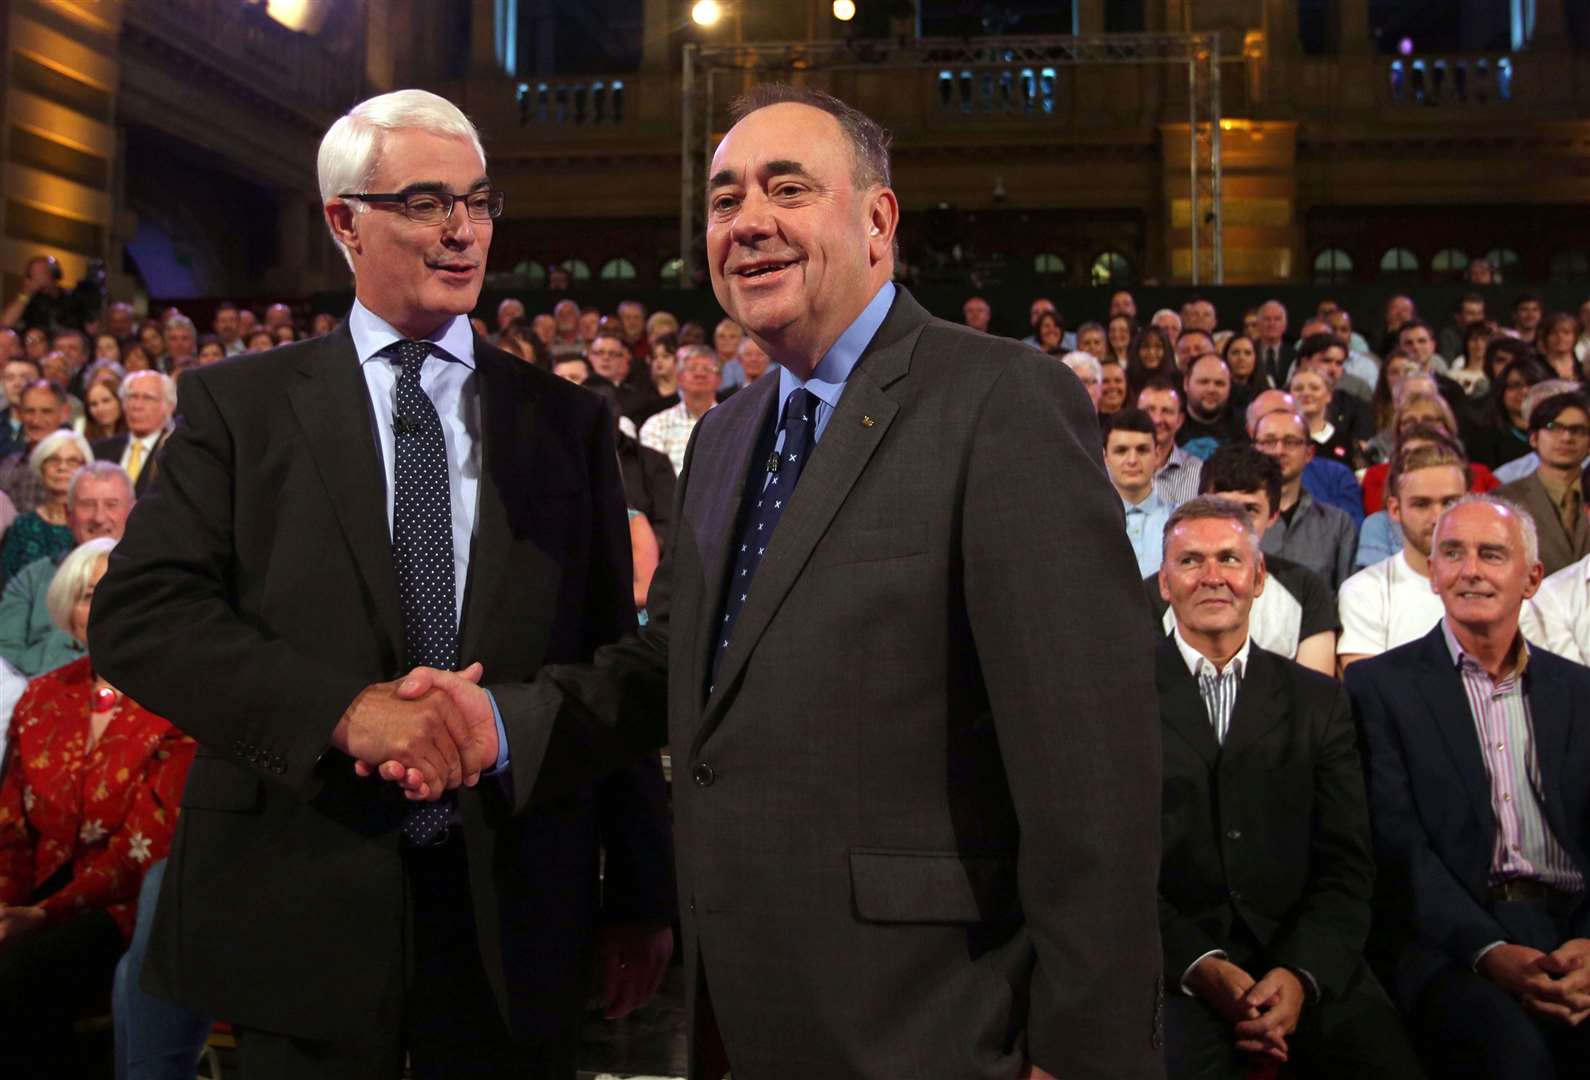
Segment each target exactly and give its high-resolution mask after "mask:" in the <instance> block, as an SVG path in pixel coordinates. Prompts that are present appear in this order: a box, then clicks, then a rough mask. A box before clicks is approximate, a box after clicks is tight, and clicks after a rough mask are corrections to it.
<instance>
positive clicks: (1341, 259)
mask: <svg viewBox="0 0 1590 1080" xmlns="http://www.w3.org/2000/svg"><path fill="white" fill-rule="evenodd" d="M1352 276H1353V257H1352V256H1351V255H1349V254H1347V252H1345V251H1343V250H1342V249H1341V248H1326V249H1325V250H1324V251H1322V252H1320V253H1319V254H1318V255H1316V256H1314V280H1315V281H1317V282H1319V283H1320V284H1322V285H1340V284H1342V283H1343V282H1346V281H1350V280H1352Z"/></svg>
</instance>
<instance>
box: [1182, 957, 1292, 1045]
mask: <svg viewBox="0 0 1590 1080" xmlns="http://www.w3.org/2000/svg"><path fill="white" fill-rule="evenodd" d="M1187 985H1188V988H1189V989H1191V990H1192V991H1193V993H1195V994H1197V995H1198V996H1199V997H1200V998H1202V999H1203V1000H1204V1001H1206V1002H1207V1003H1208V1004H1209V1005H1210V1006H1211V1007H1213V1008H1214V1010H1215V1011H1216V1012H1218V1013H1219V1014H1220V1015H1221V1016H1223V1017H1225V1019H1226V1021H1227V1022H1228V1023H1230V1024H1231V1025H1232V1030H1233V1033H1234V1034H1235V1035H1236V1045H1237V1049H1238V1050H1241V1051H1242V1052H1243V1053H1246V1054H1252V1055H1256V1056H1259V1057H1269V1058H1273V1059H1275V1060H1277V1061H1285V1060H1287V1057H1288V1054H1289V1051H1288V1049H1287V1041H1286V1040H1287V1036H1289V1035H1291V1034H1292V1032H1293V1031H1295V1030H1296V1029H1297V1022H1298V1018H1299V1017H1300V1015H1301V1014H1302V1012H1303V1003H1304V1000H1305V997H1306V995H1305V992H1304V989H1303V982H1302V980H1301V979H1299V978H1298V977H1297V976H1296V975H1294V974H1293V973H1292V972H1291V971H1289V970H1288V969H1286V968H1274V969H1272V970H1271V971H1269V972H1268V973H1266V974H1265V976H1264V977H1263V978H1262V979H1257V980H1255V979H1254V978H1253V976H1252V975H1249V974H1248V973H1247V972H1246V971H1244V970H1243V969H1242V968H1241V967H1239V966H1237V965H1236V964H1233V963H1231V962H1230V961H1229V960H1224V959H1221V958H1220V957H1218V956H1206V957H1204V958H1203V959H1202V960H1200V961H1199V962H1198V966H1197V967H1195V968H1193V970H1192V972H1191V973H1190V974H1189V975H1188V978H1187Z"/></svg>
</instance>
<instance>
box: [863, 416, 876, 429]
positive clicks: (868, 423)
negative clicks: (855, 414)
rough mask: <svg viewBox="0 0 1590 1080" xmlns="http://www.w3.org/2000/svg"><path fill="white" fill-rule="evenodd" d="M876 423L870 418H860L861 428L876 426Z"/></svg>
mask: <svg viewBox="0 0 1590 1080" xmlns="http://www.w3.org/2000/svg"><path fill="white" fill-rule="evenodd" d="M877 422H878V421H876V420H874V419H873V418H872V417H870V416H863V417H862V418H861V426H862V427H871V426H872V425H873V424H876V423H877Z"/></svg>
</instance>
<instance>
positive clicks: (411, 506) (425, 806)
mask: <svg viewBox="0 0 1590 1080" xmlns="http://www.w3.org/2000/svg"><path fill="white" fill-rule="evenodd" d="M432 348H433V346H432V344H431V342H429V341H400V342H398V343H397V344H396V345H395V346H393V347H392V348H391V349H390V350H389V352H391V353H392V354H393V358H394V360H395V361H396V363H397V367H398V380H397V409H396V411H395V413H394V415H393V417H392V430H393V433H394V437H393V445H394V448H395V453H394V464H393V479H392V561H393V564H394V565H395V566H396V568H397V587H398V605H399V607H400V608H401V609H402V612H403V637H404V641H405V642H406V644H407V646H408V658H409V664H410V665H421V664H423V665H425V666H426V667H433V668H440V669H441V670H443V671H452V670H453V669H454V668H455V667H457V666H458V616H457V603H458V601H457V596H456V593H455V591H454V578H453V503H452V496H451V491H450V489H449V487H448V482H447V442H446V440H445V439H443V437H442V420H441V417H439V416H438V415H437V414H436V406H435V405H433V404H431V399H430V395H428V394H427V393H426V392H425V389H424V387H422V386H421V385H420V369H421V368H422V367H424V366H425V358H426V357H427V356H429V355H430V354H431V350H432ZM453 810H454V798H453V795H452V793H451V792H449V793H448V794H446V795H444V796H443V797H442V798H441V799H439V800H437V801H436V802H433V803H416V804H415V805H414V807H413V808H411V809H410V811H409V813H408V816H407V817H406V818H404V821H403V835H404V837H406V838H407V839H408V840H409V841H410V842H412V843H415V844H419V845H421V846H423V845H425V844H428V843H433V842H435V841H436V840H437V839H439V838H440V837H441V836H442V835H443V834H444V833H445V832H446V829H447V826H448V824H449V822H450V821H451V819H452V815H453Z"/></svg>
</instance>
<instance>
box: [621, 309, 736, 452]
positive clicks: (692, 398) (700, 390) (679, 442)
mask: <svg viewBox="0 0 1590 1080" xmlns="http://www.w3.org/2000/svg"><path fill="white" fill-rule="evenodd" d="M736 329H738V327H736ZM736 348H738V345H736ZM678 378H679V404H677V405H674V406H671V407H669V408H666V409H663V410H662V411H661V412H659V413H657V414H656V415H654V416H653V417H651V419H649V420H647V421H646V423H645V424H643V425H641V429H640V443H641V445H642V446H648V447H650V448H651V449H653V450H658V451H661V452H662V453H664V454H666V455H667V456H668V460H669V462H670V463H671V464H672V465H673V467H674V474H675V475H678V474H679V473H680V472H682V471H683V470H684V467H685V448H686V447H687V446H688V445H689V444H690V433H691V432H692V431H694V430H695V429H696V422H697V421H698V420H700V419H701V418H702V417H703V416H705V415H706V413H707V410H708V409H710V408H712V407H713V406H714V405H716V404H717V403H718V390H719V388H720V386H721V384H722V382H723V368H722V364H721V362H720V361H719V359H718V356H717V355H715V354H714V353H713V351H712V350H711V349H708V348H706V347H704V346H701V345H686V346H684V347H683V348H681V349H680V350H679V376H678Z"/></svg>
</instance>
